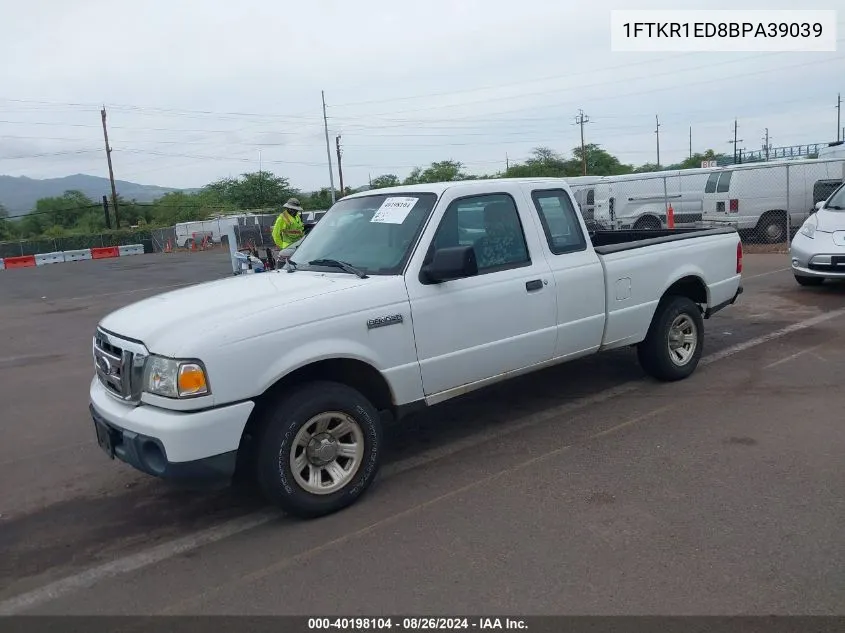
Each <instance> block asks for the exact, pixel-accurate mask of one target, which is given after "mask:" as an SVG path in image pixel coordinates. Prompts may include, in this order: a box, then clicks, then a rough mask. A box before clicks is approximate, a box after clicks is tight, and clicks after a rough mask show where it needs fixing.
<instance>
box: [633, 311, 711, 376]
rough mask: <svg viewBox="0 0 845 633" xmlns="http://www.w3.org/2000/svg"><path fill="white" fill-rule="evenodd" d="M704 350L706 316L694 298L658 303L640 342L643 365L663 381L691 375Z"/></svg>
mask: <svg viewBox="0 0 845 633" xmlns="http://www.w3.org/2000/svg"><path fill="white" fill-rule="evenodd" d="M703 350H704V319H703V318H702V316H701V310H700V309H699V307H698V305H696V304H695V303H694V302H693V301H692V300H691V299H688V298H687V297H682V296H670V297H666V298H664V299H663V300H662V301H661V302H660V304H659V305H658V307H657V311H656V312H655V314H654V318H653V319H652V321H651V326H649V329H648V334H647V335H646V338H645V340H644V341H643V342H642V343H640V344H639V345H638V346H637V356H638V358H639V361H640V365H641V366H642V368H643V369H644V370H645V371H646V373H648V374H649V375H651V376H653V377H654V378H657V379H658V380H663V381H667V382H668V381H675V380H682V379H684V378H686V377H688V376H689V375H691V374H692V373H693V372H694V371H695V368H696V367H697V366H698V362H699V360H700V359H701V354H702V352H703Z"/></svg>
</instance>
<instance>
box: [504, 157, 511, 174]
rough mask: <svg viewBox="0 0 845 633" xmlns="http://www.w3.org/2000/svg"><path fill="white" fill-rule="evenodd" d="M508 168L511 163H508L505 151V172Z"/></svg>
mask: <svg viewBox="0 0 845 633" xmlns="http://www.w3.org/2000/svg"><path fill="white" fill-rule="evenodd" d="M510 168H511V163H510V161H509V160H508V153H507V152H505V172H506V173H507V171H508V170H509V169H510Z"/></svg>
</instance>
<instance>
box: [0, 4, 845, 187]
mask: <svg viewBox="0 0 845 633" xmlns="http://www.w3.org/2000/svg"><path fill="white" fill-rule="evenodd" d="M840 4H841V0H816V1H815V2H813V6H812V8H814V9H836V8H837V7H839V5H840ZM677 5H678V3H677V2H674V3H673V2H648V3H646V2H639V1H638V2H634V1H633V0H627V1H626V0H617V1H616V2H605V1H604V0H593V1H592V2H588V3H582V2H578V3H575V2H572V3H567V2H555V1H553V0H521V1H520V2H513V1H512V0H510V1H507V2H506V1H505V0H452V1H451V2H449V1H446V0H428V1H427V2H413V3H412V2H403V1H397V0H357V1H355V2H349V1H341V0H310V1H309V2H305V1H304V0H303V1H300V2H291V1H289V0H238V1H237V2H232V1H231V0H227V1H222V0H203V1H199V0H196V1H194V2H189V1H188V0H181V1H175V0H171V1H170V2H166V1H164V0H144V1H143V2H137V1H135V2H131V3H130V2H129V1H128V0H111V1H110V2H106V1H103V0H74V1H73V2H58V1H57V0H26V1H24V0H0V57H2V59H3V64H2V65H0V174H8V175H13V176H22V175H25V176H29V177H33V178H45V177H55V176H64V175H68V174H73V173H87V174H93V175H99V176H107V175H108V171H107V166H106V161H105V157H104V152H103V138H102V127H101V122H100V107H101V105H102V104H105V106H106V109H107V112H108V124H109V135H110V141H111V145H112V147H113V150H114V152H113V161H114V168H115V176H116V177H117V178H119V179H123V180H132V181H135V182H141V183H145V184H158V185H164V186H173V187H197V186H202V185H203V184H205V183H207V182H209V181H211V180H213V179H216V178H219V177H222V176H229V175H233V176H234V175H237V174H239V173H242V172H245V171H257V170H258V167H259V156H260V159H261V162H262V164H263V167H264V169H266V170H269V171H273V172H275V173H276V174H279V175H283V176H286V177H288V178H289V179H290V180H291V182H292V183H293V184H294V185H295V186H297V187H299V188H301V189H304V190H312V189H316V188H319V187H323V186H328V167H327V156H326V145H325V136H324V132H323V119H322V106H321V96H320V91H321V90H325V93H326V102H327V104H328V124H329V134H330V137H331V145H332V160H333V162H336V161H335V158H334V143H335V137H336V136H337V135H341V143H342V146H343V166H344V180H345V183H346V184H347V185H352V186H357V185H362V184H366V182H367V179H368V177H370V176H372V177H375V176H377V175H379V174H383V173H394V174H397V175H399V176H400V177H402V176H404V175H406V174H407V173H408V171H410V169H411V168H412V167H413V166H415V165H423V166H424V165H426V164H428V163H430V162H432V161H435V160H444V159H454V160H459V161H462V162H463V163H464V164H465V165H466V167H467V169H468V170H469V171H471V172H476V173H486V172H493V171H496V170H498V169H502V168H504V165H505V161H506V159H509V160H510V161H519V160H521V159H524V158H525V157H526V156H527V155H528V154H529V152H530V150H531V148H533V147H535V146H537V145H546V146H549V147H552V148H554V149H557V150H558V151H560V152H561V153H564V154H566V155H568V154H570V152H571V149H572V148H573V147H574V146H576V145H577V144H578V143H579V142H580V136H579V129H578V126H576V125H575V124H574V123H575V117H576V115H577V114H578V111H579V109H583V111H584V112H585V113H586V114H587V115H588V117H589V123H588V124H587V125H586V126H585V135H586V139H587V142H593V143H598V144H600V145H601V146H602V147H604V148H605V149H607V150H608V151H610V152H612V153H614V154H616V155H617V156H619V157H620V159H621V160H623V161H625V162H629V163H634V164H640V163H645V162H655V160H656V156H655V151H656V150H655V134H654V129H655V118H654V117H655V114H659V116H660V122H661V128H660V139H661V147H660V149H661V162H662V163H663V164H668V163H670V162H673V161H677V160H680V159H682V158H684V157H685V156H686V155H687V154H688V152H689V130H690V126H691V127H692V145H693V150H694V151H702V150H704V149H706V148H713V149H715V150H717V151H724V152H727V153H730V152H731V151H732V149H731V145H730V144H729V143H728V141H729V140H730V139H731V138H732V136H733V122H734V118H738V120H739V138H740V139H742V143H740V145H741V146H742V147H745V148H748V149H758V148H759V147H760V146H761V145H762V137H763V135H764V133H765V128H767V127H768V129H769V134H770V142H771V144H772V145H774V146H783V145H791V144H799V143H811V142H827V141H831V140H835V139H836V109H835V105H836V96H837V92H842V93H845V7H839V8H840V9H841V10H840V14H839V17H838V24H837V27H838V33H837V39H838V44H837V48H838V52H831V53H821V52H816V53H674V54H666V53H621V52H612V51H611V46H610V31H609V28H610V11H611V9H639V8H648V9H660V8H667V9H668V8H676V7H677ZM795 6H796V3H795V2H794V0H786V1H779V0H764V1H762V2H761V1H754V0H748V1H746V2H736V1H729V2H722V1H719V0H708V1H706V2H698V1H694V0H686V1H685V2H684V8H689V9H694V8H701V9H720V8H723V9H728V8H743V9H789V8H793V7H795ZM843 125H845V116H843ZM335 169H336V165H335ZM335 174H336V171H335ZM335 178H337V176H336V175H335ZM336 184H337V181H336Z"/></svg>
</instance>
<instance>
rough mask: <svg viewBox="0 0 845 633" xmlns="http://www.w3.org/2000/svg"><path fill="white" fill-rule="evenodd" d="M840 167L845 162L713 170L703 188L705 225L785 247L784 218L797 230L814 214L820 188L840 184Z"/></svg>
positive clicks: (799, 162)
mask: <svg viewBox="0 0 845 633" xmlns="http://www.w3.org/2000/svg"><path fill="white" fill-rule="evenodd" d="M843 166H845V160H819V159H807V160H794V161H778V162H771V163H756V164H748V165H730V166H726V167H722V168H719V169H716V170H713V172H712V173H711V174H710V175H709V177H708V178H707V181H706V183H705V185H704V215H703V220H704V221H705V222H716V223H720V224H722V223H726V224H729V225H730V226H733V227H735V228H736V229H737V230H739V231H750V232H752V234H753V236H754V237H755V238H757V239H762V240H763V241H764V242H766V243H770V244H774V243H779V242H783V241H785V240H786V237H787V213H789V216H790V222H791V226H792V227H795V228H797V227H799V226H801V223H802V222H804V220H805V219H806V218H807V216H808V215H809V214H810V213H811V212H812V209H813V207H814V193H815V194H818V192H819V190H820V188H819V185H825V186H827V185H830V184H832V183H833V182H837V181H838V182H841V180H842V177H843ZM787 169H788V170H789V183H788V184H789V201H788V202H787ZM822 188H824V187H822Z"/></svg>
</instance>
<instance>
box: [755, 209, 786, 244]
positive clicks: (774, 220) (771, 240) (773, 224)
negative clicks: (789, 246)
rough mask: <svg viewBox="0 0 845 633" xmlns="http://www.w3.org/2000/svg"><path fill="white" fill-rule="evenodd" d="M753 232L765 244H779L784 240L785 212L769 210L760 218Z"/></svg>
mask: <svg viewBox="0 0 845 633" xmlns="http://www.w3.org/2000/svg"><path fill="white" fill-rule="evenodd" d="M755 234H756V235H757V236H758V237H759V238H760V239H761V240H762V241H763V242H764V243H765V244H780V243H781V242H785V241H786V214H785V213H782V212H780V211H770V212H768V213H766V214H764V215H763V217H762V218H760V221H759V222H758V223H757V228H756V229H755Z"/></svg>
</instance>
